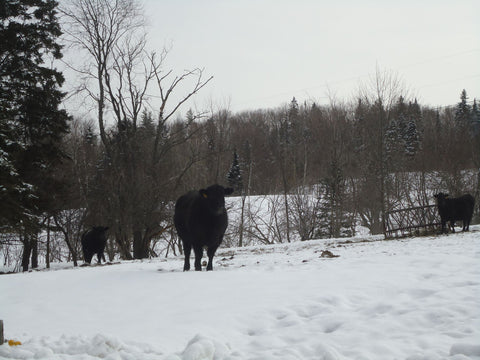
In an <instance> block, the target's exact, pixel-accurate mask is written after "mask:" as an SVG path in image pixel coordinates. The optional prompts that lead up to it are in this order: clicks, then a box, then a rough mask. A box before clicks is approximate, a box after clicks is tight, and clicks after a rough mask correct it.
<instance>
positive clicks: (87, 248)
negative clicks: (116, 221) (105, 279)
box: [82, 226, 108, 264]
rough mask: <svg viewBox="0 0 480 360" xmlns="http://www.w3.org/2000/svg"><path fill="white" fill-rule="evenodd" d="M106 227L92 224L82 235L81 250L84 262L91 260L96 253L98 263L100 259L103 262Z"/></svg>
mask: <svg viewBox="0 0 480 360" xmlns="http://www.w3.org/2000/svg"><path fill="white" fill-rule="evenodd" d="M107 230H108V227H104V226H94V227H93V228H92V229H90V230H88V231H87V232H85V233H84V234H83V235H82V250H83V259H84V260H85V262H86V263H88V264H90V263H91V262H92V257H93V255H95V254H97V258H98V263H99V264H100V263H101V259H102V258H103V261H104V262H105V255H104V254H103V252H104V250H105V245H107V235H106V234H105V233H106V231H107Z"/></svg>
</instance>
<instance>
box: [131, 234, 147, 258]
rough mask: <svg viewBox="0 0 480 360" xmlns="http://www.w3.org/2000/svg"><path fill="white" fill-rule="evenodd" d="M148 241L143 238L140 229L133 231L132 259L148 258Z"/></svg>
mask: <svg viewBox="0 0 480 360" xmlns="http://www.w3.org/2000/svg"><path fill="white" fill-rule="evenodd" d="M149 243H150V241H148V240H147V239H144V238H143V236H142V232H141V231H140V230H135V231H134V232H133V258H134V259H148V255H149V251H148V250H149V246H148V245H149Z"/></svg>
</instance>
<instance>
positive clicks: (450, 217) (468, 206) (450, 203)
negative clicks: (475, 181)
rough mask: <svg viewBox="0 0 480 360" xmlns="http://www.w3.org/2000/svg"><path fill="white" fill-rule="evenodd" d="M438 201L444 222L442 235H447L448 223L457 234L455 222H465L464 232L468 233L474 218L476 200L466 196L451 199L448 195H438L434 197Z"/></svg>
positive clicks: (439, 211)
mask: <svg viewBox="0 0 480 360" xmlns="http://www.w3.org/2000/svg"><path fill="white" fill-rule="evenodd" d="M434 197H435V199H436V200H437V207H438V213H439V214H440V219H441V222H442V233H444V232H445V233H446V232H447V230H446V223H447V222H450V227H451V228H452V231H453V232H455V221H457V220H462V221H463V229H462V231H468V230H469V226H470V222H471V221H472V216H473V207H474V205H475V199H474V197H473V196H472V195H469V194H466V195H463V196H460V197H458V198H451V197H449V195H448V194H444V193H438V194H436V195H434Z"/></svg>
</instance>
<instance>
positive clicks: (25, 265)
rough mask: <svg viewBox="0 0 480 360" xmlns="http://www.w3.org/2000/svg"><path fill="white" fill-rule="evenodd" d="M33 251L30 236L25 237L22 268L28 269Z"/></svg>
mask: <svg viewBox="0 0 480 360" xmlns="http://www.w3.org/2000/svg"><path fill="white" fill-rule="evenodd" d="M31 253H32V244H31V242H30V239H29V238H28V236H25V237H24V239H23V255H22V269H23V271H28V265H29V264H30V254H31Z"/></svg>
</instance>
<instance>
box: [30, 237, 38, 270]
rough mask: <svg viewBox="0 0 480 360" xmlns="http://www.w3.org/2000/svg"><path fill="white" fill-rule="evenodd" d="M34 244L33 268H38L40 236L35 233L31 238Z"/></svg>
mask: <svg viewBox="0 0 480 360" xmlns="http://www.w3.org/2000/svg"><path fill="white" fill-rule="evenodd" d="M31 245H32V269H37V268H38V236H37V235H35V237H34V238H32V240H31Z"/></svg>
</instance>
